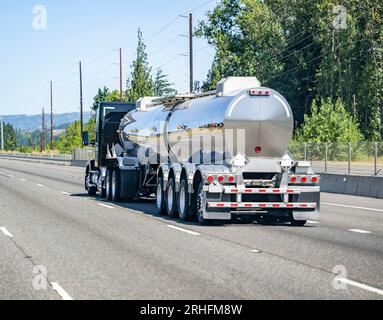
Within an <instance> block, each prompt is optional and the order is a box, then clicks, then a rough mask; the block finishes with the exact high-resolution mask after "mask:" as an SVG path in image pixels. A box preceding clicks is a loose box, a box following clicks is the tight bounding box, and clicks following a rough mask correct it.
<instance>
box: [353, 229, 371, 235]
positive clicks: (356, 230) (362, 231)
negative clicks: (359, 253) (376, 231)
mask: <svg viewBox="0 0 383 320" xmlns="http://www.w3.org/2000/svg"><path fill="white" fill-rule="evenodd" d="M348 231H350V232H355V233H361V234H371V231H367V230H360V229H349V230H348Z"/></svg>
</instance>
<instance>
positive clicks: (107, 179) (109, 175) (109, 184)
mask: <svg viewBox="0 0 383 320" xmlns="http://www.w3.org/2000/svg"><path fill="white" fill-rule="evenodd" d="M105 196H106V200H107V201H110V200H112V170H111V169H108V170H107V171H106V177H105Z"/></svg>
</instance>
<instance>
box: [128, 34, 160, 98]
mask: <svg viewBox="0 0 383 320" xmlns="http://www.w3.org/2000/svg"><path fill="white" fill-rule="evenodd" d="M137 37H138V45H137V51H136V59H135V60H134V61H133V64H132V66H131V68H132V72H131V76H130V79H129V80H128V89H127V90H126V100H127V101H136V100H138V99H139V98H141V97H144V96H152V95H153V93H154V92H153V91H154V85H153V79H152V76H151V68H150V67H149V63H148V55H147V53H146V46H145V44H144V40H143V36H142V31H141V29H139V30H138V36H137Z"/></svg>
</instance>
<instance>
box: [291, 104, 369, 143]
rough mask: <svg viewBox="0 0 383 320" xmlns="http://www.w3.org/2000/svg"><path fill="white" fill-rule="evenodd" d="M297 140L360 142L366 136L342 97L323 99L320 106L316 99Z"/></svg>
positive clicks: (299, 129)
mask: <svg viewBox="0 0 383 320" xmlns="http://www.w3.org/2000/svg"><path fill="white" fill-rule="evenodd" d="M295 140H296V141H297V142H359V141H363V140H364V137H363V134H362V133H361V131H360V129H359V126H358V123H357V121H356V120H355V119H354V118H353V116H352V115H351V114H350V113H349V112H348V111H347V110H346V108H345V106H344V104H343V103H342V101H341V100H340V99H338V100H336V102H335V103H333V102H332V101H331V99H330V98H328V99H327V100H322V102H321V105H320V107H318V105H317V102H316V101H315V100H314V101H313V103H312V105H311V115H306V116H305V120H304V123H303V124H302V125H301V126H300V127H299V128H298V130H297V133H296V136H295Z"/></svg>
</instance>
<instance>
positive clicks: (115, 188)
mask: <svg viewBox="0 0 383 320" xmlns="http://www.w3.org/2000/svg"><path fill="white" fill-rule="evenodd" d="M111 191H112V201H113V202H119V201H120V200H121V176H120V171H119V170H118V169H116V170H113V173H112V190H111Z"/></svg>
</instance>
